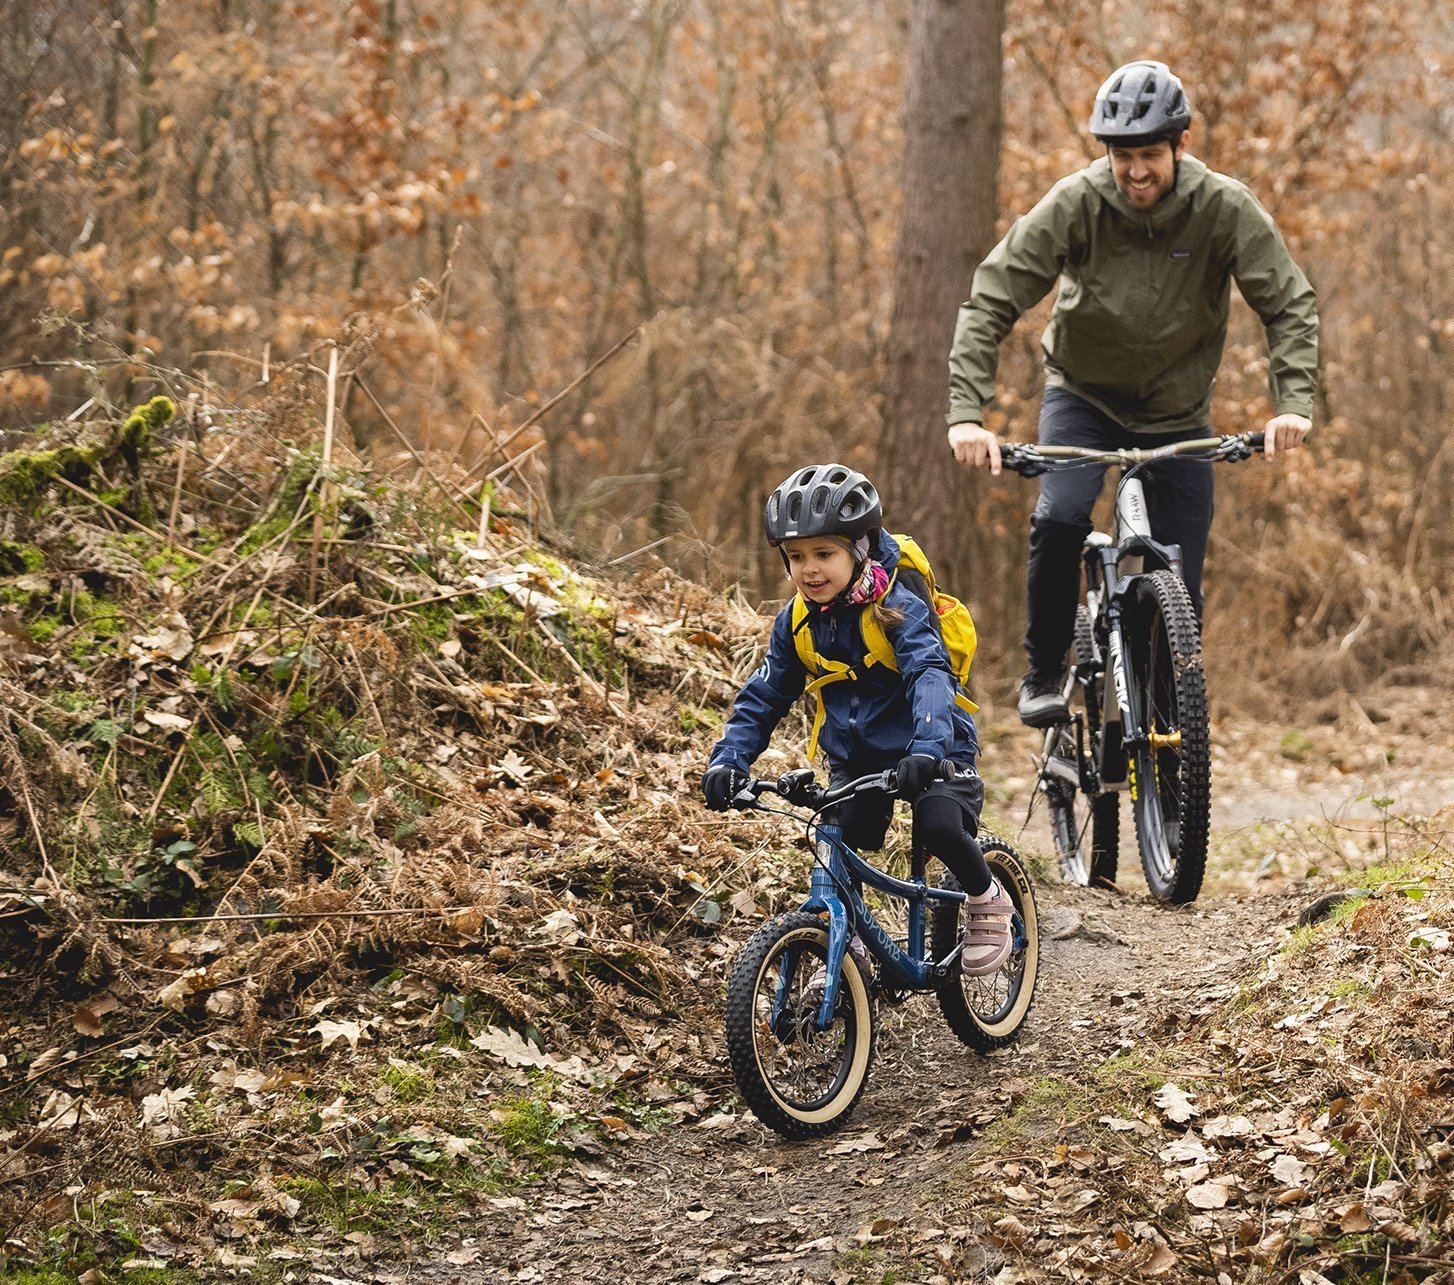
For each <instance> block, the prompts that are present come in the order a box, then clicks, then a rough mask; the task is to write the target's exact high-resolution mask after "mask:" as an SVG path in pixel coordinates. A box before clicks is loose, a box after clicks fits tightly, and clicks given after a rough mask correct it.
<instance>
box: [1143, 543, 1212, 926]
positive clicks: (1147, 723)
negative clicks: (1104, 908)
mask: <svg viewBox="0 0 1454 1285" xmlns="http://www.w3.org/2000/svg"><path fill="white" fill-rule="evenodd" d="M1127 641H1128V643H1129V645H1130V656H1131V688H1132V690H1131V693H1130V696H1131V704H1132V706H1133V707H1134V709H1135V711H1136V714H1137V721H1138V722H1139V723H1140V725H1141V728H1142V741H1141V744H1140V745H1139V746H1138V747H1137V749H1136V752H1135V754H1134V756H1133V759H1132V765H1131V766H1132V772H1131V799H1132V806H1133V811H1134V813H1135V817H1136V840H1137V843H1138V845H1139V846H1140V849H1141V867H1142V869H1143V870H1145V872H1146V883H1147V886H1148V887H1149V888H1150V889H1151V895H1152V896H1153V897H1155V898H1156V899H1157V900H1159V901H1164V902H1167V903H1169V904H1170V905H1174V906H1179V905H1183V904H1185V903H1186V902H1189V901H1193V900H1195V899H1196V895H1197V893H1199V892H1200V891H1201V887H1202V877H1203V875H1204V874H1205V872H1206V866H1207V827H1208V821H1209V816H1210V811H1211V737H1210V732H1209V730H1208V726H1207V687H1206V674H1205V671H1204V670H1203V668H1202V648H1201V636H1200V630H1199V629H1198V627H1197V618H1196V612H1195V610H1194V609H1193V608H1192V604H1191V596H1190V595H1189V594H1188V593H1187V590H1186V585H1185V584H1183V583H1182V581H1181V578H1180V577H1179V576H1177V575H1176V574H1175V573H1174V572H1171V571H1153V572H1152V573H1151V574H1149V575H1147V576H1145V577H1143V578H1142V579H1141V580H1140V582H1139V583H1138V585H1137V591H1136V606H1135V611H1134V612H1133V614H1132V621H1131V628H1130V630H1129V632H1128V639H1127Z"/></svg>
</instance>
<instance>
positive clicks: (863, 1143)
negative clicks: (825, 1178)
mask: <svg viewBox="0 0 1454 1285" xmlns="http://www.w3.org/2000/svg"><path fill="white" fill-rule="evenodd" d="M884 1145H885V1144H884V1141H883V1139H882V1138H880V1137H879V1136H878V1134H876V1133H861V1134H859V1135H858V1136H857V1137H856V1138H844V1140H843V1141H842V1142H840V1143H839V1144H838V1145H837V1146H836V1147H829V1148H828V1150H827V1152H825V1154H826V1155H830V1156H847V1155H852V1154H853V1153H855V1152H858V1151H882V1150H883V1149H884Z"/></svg>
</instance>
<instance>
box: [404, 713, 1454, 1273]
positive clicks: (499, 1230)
mask: <svg viewBox="0 0 1454 1285" xmlns="http://www.w3.org/2000/svg"><path fill="white" fill-rule="evenodd" d="M1258 741H1259V737H1256V736H1255V734H1250V736H1249V734H1245V733H1243V730H1240V728H1229V730H1227V731H1226V734H1224V737H1223V740H1221V744H1223V747H1224V749H1223V753H1221V754H1220V757H1221V760H1223V762H1221V765H1220V770H1218V776H1220V781H1218V784H1220V786H1221V792H1220V794H1218V802H1217V807H1216V810H1214V846H1216V840H1217V839H1218V837H1221V839H1223V840H1226V839H1227V836H1232V837H1233V842H1234V840H1236V834H1237V833H1239V831H1245V830H1248V829H1249V827H1253V826H1256V824H1259V823H1265V821H1274V823H1275V821H1300V820H1314V821H1316V820H1323V818H1326V817H1329V815H1348V814H1351V813H1354V811H1359V810H1368V808H1370V807H1371V805H1370V804H1368V802H1367V798H1364V799H1362V801H1359V798H1358V795H1365V797H1367V795H1368V794H1370V792H1371V791H1370V785H1368V782H1367V781H1364V779H1362V776H1354V773H1345V772H1341V770H1338V769H1330V768H1328V765H1326V763H1325V762H1323V760H1322V759H1314V760H1313V762H1310V763H1307V762H1304V763H1301V765H1300V763H1293V762H1290V760H1287V759H1284V757H1280V756H1277V754H1271V756H1269V754H1266V753H1264V752H1262V750H1261V749H1258V750H1256V752H1253V750H1252V749H1250V747H1252V746H1256V744H1258ZM1310 757H1312V756H1310ZM1380 762H1384V760H1383V757H1381V756H1380ZM1288 768H1291V769H1293V770H1290V772H1288V770H1284V769H1288ZM1432 775H1437V773H1432ZM1274 782H1275V784H1274ZM992 785H993V781H992ZM1269 786H1272V788H1269ZM1024 788H1025V785H1024V782H1019V781H1016V779H1013V778H1002V781H1000V797H999V810H997V814H999V817H1000V818H1002V824H1003V818H1008V817H1013V818H1015V824H1013V826H1009V827H1008V829H1009V830H1012V831H1018V829H1019V818H1022V817H1024V804H1025V799H1024ZM1122 811H1124V815H1122V861H1121V866H1122V878H1124V888H1122V890H1121V891H1118V893H1104V891H1092V890H1082V888H1069V887H1066V885H1061V884H1056V882H1050V881H1044V879H1043V881H1041V882H1040V885H1038V898H1040V909H1041V920H1043V943H1041V978H1040V988H1038V994H1037V999H1035V1006H1034V1010H1032V1013H1031V1016H1029V1020H1028V1023H1027V1026H1025V1029H1024V1032H1022V1035H1021V1038H1019V1041H1018V1042H1016V1044H1015V1045H1012V1047H1011V1048H1009V1050H1005V1051H1002V1052H999V1054H996V1055H992V1057H989V1058H984V1057H980V1055H976V1054H973V1052H970V1051H967V1050H964V1048H963V1047H961V1045H960V1044H958V1042H957V1041H955V1038H954V1036H952V1034H951V1032H949V1031H948V1028H947V1026H945V1023H944V1020H942V1019H941V1018H939V1012H938V1007H936V1004H935V1002H933V999H932V997H929V996H923V997H916V999H913V1000H910V1002H909V1003H907V1004H906V1006H904V1007H901V1009H887V1007H881V1010H880V1012H881V1026H880V1047H878V1055H877V1060H875V1064H874V1068H872V1074H871V1080H869V1086H868V1090H867V1093H865V1095H864V1099H862V1100H861V1103H859V1106H858V1109H856V1111H855V1113H853V1118H852V1121H851V1122H849V1124H848V1125H846V1127H845V1128H843V1129H842V1131H840V1132H839V1134H836V1135H833V1137H830V1138H827V1140H820V1141H813V1143H797V1144H788V1143H782V1141H781V1140H779V1138H776V1135H774V1134H772V1132H769V1131H768V1129H765V1128H763V1127H762V1125H759V1124H758V1122H756V1119H753V1118H752V1115H749V1113H740V1115H737V1116H721V1115H718V1116H710V1118H707V1119H705V1121H704V1122H699V1124H695V1125H688V1127H682V1128H675V1129H667V1131H664V1132H662V1134H657V1135H651V1137H646V1138H641V1140H638V1141H635V1143H634V1144H631V1145H627V1147H624V1148H621V1150H616V1151H614V1153H611V1154H608V1156H605V1157H602V1159H599V1160H598V1161H595V1163H590V1164H585V1166H580V1167H577V1169H574V1170H571V1172H567V1173H563V1175H557V1176H554V1177H553V1179H550V1180H547V1182H544V1183H541V1185H539V1186H538V1188H534V1189H531V1191H528V1192H523V1193H521V1195H518V1196H505V1198H497V1199H496V1201H493V1202H491V1204H490V1205H489V1207H487V1209H486V1212H484V1215H483V1217H481V1220H480V1221H478V1224H477V1225H474V1227H471V1228H470V1230H468V1234H467V1236H465V1238H464V1244H462V1246H461V1250H459V1252H457V1253H455V1254H452V1259H454V1262H442V1260H439V1259H436V1260H435V1262H429V1263H416V1265H413V1266H410V1268H407V1269H403V1270H401V1276H403V1279H411V1281H467V1282H474V1281H521V1282H535V1281H539V1282H544V1281H560V1279H570V1281H586V1282H635V1281H672V1282H675V1281H683V1282H685V1281H694V1282H695V1281H704V1282H714V1281H742V1282H776V1281H798V1279H808V1281H833V1279H842V1281H849V1279H856V1278H855V1276H853V1272H852V1270H851V1268H846V1266H845V1257H843V1254H845V1250H851V1249H852V1247H853V1246H855V1244H858V1243H862V1240H864V1237H867V1236H872V1234H874V1230H872V1228H874V1225H875V1224H877V1227H878V1228H880V1230H881V1231H883V1230H885V1228H888V1227H893V1225H894V1224H897V1231H894V1234H896V1236H899V1237H900V1241H903V1240H904V1238H907V1240H909V1241H910V1243H912V1241H915V1240H917V1241H919V1243H920V1244H923V1246H928V1244H929V1243H941V1244H942V1243H957V1244H958V1246H960V1250H961V1253H963V1252H964V1250H968V1252H970V1256H971V1260H970V1262H965V1259H964V1257H961V1256H957V1260H955V1269H954V1270H955V1273H957V1275H955V1279H964V1278H965V1276H964V1273H967V1272H968V1273H971V1275H970V1279H973V1278H974V1276H976V1275H983V1278H984V1279H992V1278H993V1276H995V1275H996V1272H997V1270H999V1266H1000V1263H997V1262H986V1260H980V1262H977V1263H976V1262H974V1260H973V1256H974V1254H981V1253H983V1250H981V1249H979V1246H977V1240H979V1233H980V1231H981V1228H974V1227H955V1225H952V1224H949V1225H947V1224H945V1221H944V1215H942V1212H941V1205H939V1204H938V1193H939V1192H941V1191H942V1189H944V1182H947V1180H954V1182H963V1180H965V1179H964V1166H963V1163H961V1161H963V1160H964V1159H967V1147H965V1143H968V1141H970V1140H973V1138H974V1137H976V1135H979V1134H980V1132H981V1131H983V1129H984V1127H986V1125H987V1124H990V1122H992V1121H995V1119H996V1118H999V1116H1000V1115H1002V1113H1005V1111H1006V1109H1008V1108H1011V1106H1012V1105H1013V1103H1015V1102H1016V1100H1018V1099H1019V1097H1022V1096H1024V1095H1025V1092H1027V1090H1028V1089H1029V1087H1031V1086H1032V1084H1034V1083H1035V1081H1037V1080H1043V1079H1047V1077H1050V1079H1054V1077H1057V1076H1060V1074H1064V1073H1069V1071H1072V1070H1075V1068H1083V1067H1086V1066H1093V1064H1096V1063H1099V1061H1102V1060H1105V1058H1106V1057H1111V1055H1114V1054H1115V1052H1118V1051H1121V1050H1124V1048H1130V1047H1133V1045H1134V1044H1136V1042H1137V1041H1138V1039H1141V1038H1144V1036H1147V1035H1153V1034H1157V1032H1162V1031H1165V1029H1168V1028H1169V1026H1170V1025H1173V1023H1176V1022H1178V1019H1179V1018H1182V1016H1185V1015H1192V1013H1197V1012H1198V1010H1204V1009H1207V1007H1210V1006H1213V1004H1216V1003H1217V1002H1218V1000H1221V999H1226V997H1227V996H1229V994H1230V993H1232V991H1233V988H1234V986H1236V981H1237V978H1240V977H1243V975H1245V974H1246V971H1248V970H1249V968H1250V967H1255V965H1256V964H1259V962H1261V959H1264V958H1265V956H1266V954H1268V952H1269V951H1271V949H1274V948H1275V945H1277V943H1278V942H1280V940H1281V938H1282V936H1284V935H1285V932H1287V930H1288V929H1290V927H1291V926H1293V925H1294V922H1296V919H1297V913H1298V910H1300V909H1301V907H1303V906H1304V904H1306V901H1307V900H1309V894H1307V893H1306V891H1304V893H1301V894H1300V893H1297V891H1281V893H1271V891H1269V893H1246V894H1243V893H1227V891H1217V888H1216V887H1208V891H1207V893H1204V895H1202V897H1201V898H1200V900H1198V901H1197V903H1195V904H1194V906H1191V907H1185V909H1182V910H1169V909H1166V907H1163V906H1159V904H1156V903H1154V901H1152V898H1150V897H1149V895H1147V893H1146V888H1144V882H1143V881H1141V877H1140V869H1138V866H1137V859H1136V852H1134V836H1133V833H1131V823H1130V815H1128V808H1124V810H1122ZM1045 829H1047V827H1045V820H1044V814H1043V813H1040V811H1037V813H1035V815H1034V818H1032V821H1031V824H1029V829H1028V830H1027V831H1025V833H1024V836H1019V834H1016V833H1011V834H1009V836H1008V837H1011V839H1012V840H1013V842H1016V843H1019V845H1021V846H1024V847H1027V849H1034V847H1040V846H1043V843H1044V837H1045V836H1044V834H1043V833H1041V831H1043V830H1045ZM718 1038H720V1036H718ZM884 1220H888V1221H887V1222H885V1221H884ZM461 1231H464V1228H461ZM909 1252H910V1253H912V1249H909ZM471 1260H473V1262H471ZM865 1279H868V1278H865ZM874 1279H877V1276H874Z"/></svg>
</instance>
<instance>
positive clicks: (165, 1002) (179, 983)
mask: <svg viewBox="0 0 1454 1285" xmlns="http://www.w3.org/2000/svg"><path fill="white" fill-rule="evenodd" d="M206 985H207V970H206V969H205V968H189V969H187V971H186V972H185V973H183V974H182V975H181V976H180V977H178V978H177V979H176V980H175V981H172V982H168V983H167V985H165V986H163V987H162V988H161V990H159V991H158V992H157V1002H158V1003H159V1004H160V1005H161V1006H162V1007H163V1008H169V1009H171V1010H172V1012H174V1013H180V1012H181V1011H182V1010H183V1009H184V1008H185V1007H186V1004H187V996H188V995H192V994H194V993H196V992H197V991H199V990H202V989H203V988H204V987H205V986H206Z"/></svg>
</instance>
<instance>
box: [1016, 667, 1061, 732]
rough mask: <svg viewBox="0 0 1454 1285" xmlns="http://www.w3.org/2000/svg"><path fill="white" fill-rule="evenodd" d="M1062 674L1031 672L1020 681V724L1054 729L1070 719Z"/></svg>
mask: <svg viewBox="0 0 1454 1285" xmlns="http://www.w3.org/2000/svg"><path fill="white" fill-rule="evenodd" d="M1064 682H1065V680H1064V678H1063V677H1062V676H1061V675H1060V674H1042V673H1039V672H1037V671H1036V670H1033V669H1032V670H1031V671H1030V672H1029V673H1028V674H1026V675H1025V677H1024V678H1022V679H1021V680H1020V722H1022V723H1025V724H1028V725H1029V726H1030V727H1054V726H1055V724H1056V723H1064V722H1066V721H1068V720H1069V718H1070V710H1069V708H1068V707H1067V706H1066V703H1065V695H1064V693H1063V692H1062V691H1061V687H1062V685H1063V684H1064Z"/></svg>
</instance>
